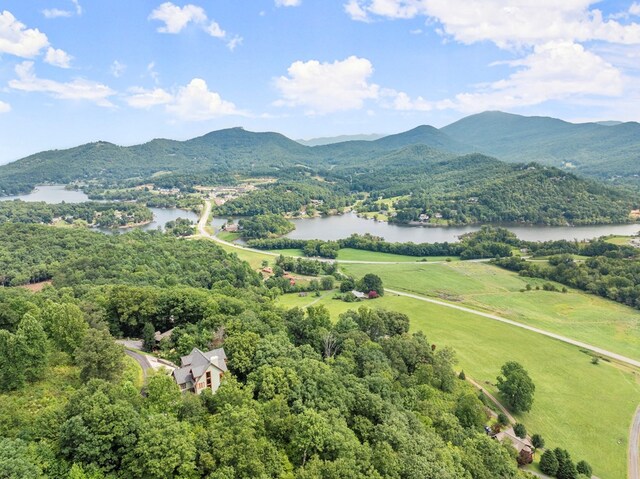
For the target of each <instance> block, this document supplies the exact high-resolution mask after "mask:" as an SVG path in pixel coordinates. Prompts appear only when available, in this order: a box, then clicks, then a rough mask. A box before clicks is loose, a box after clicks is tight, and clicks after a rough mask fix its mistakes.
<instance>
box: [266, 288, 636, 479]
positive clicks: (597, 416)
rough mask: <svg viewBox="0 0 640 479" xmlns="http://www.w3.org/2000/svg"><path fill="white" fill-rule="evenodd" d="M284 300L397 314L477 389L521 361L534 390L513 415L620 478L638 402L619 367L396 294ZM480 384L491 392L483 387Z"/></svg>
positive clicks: (632, 379) (629, 377) (336, 310)
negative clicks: (357, 299) (454, 360)
mask: <svg viewBox="0 0 640 479" xmlns="http://www.w3.org/2000/svg"><path fill="white" fill-rule="evenodd" d="M332 296H333V293H327V294H325V295H324V296H323V297H322V298H320V300H317V298H310V297H307V298H301V297H299V296H297V295H286V296H283V297H281V298H279V300H278V301H279V303H280V304H281V305H283V306H285V307H293V306H301V307H304V306H305V305H308V304H311V303H312V302H314V304H323V305H325V306H326V307H327V308H328V309H329V311H330V312H331V314H332V317H333V318H337V316H338V314H340V313H341V312H344V311H346V310H348V309H352V308H357V307H359V306H361V305H367V306H371V307H384V308H388V309H393V310H396V311H402V312H404V313H405V314H407V315H408V316H409V317H410V319H411V328H412V330H422V331H424V332H425V333H426V334H427V337H428V338H429V340H430V341H431V342H433V343H434V344H436V345H437V346H438V347H443V346H451V347H453V348H454V349H455V350H456V353H457V356H458V359H459V367H461V368H463V369H464V370H465V372H466V373H467V375H468V376H470V377H472V378H474V379H475V380H476V381H478V382H479V383H482V384H485V383H486V382H487V381H488V382H489V383H495V380H496V376H497V374H498V372H499V370H500V366H501V365H502V364H503V363H504V362H506V361H509V360H515V361H519V362H520V363H522V364H523V365H524V366H525V368H526V369H527V370H528V371H529V374H530V375H531V377H532V379H533V380H534V382H535V384H536V395H535V402H534V406H533V409H532V411H531V412H530V413H528V414H523V415H520V416H518V419H519V420H520V421H522V422H523V423H524V424H525V425H526V426H527V429H528V430H529V431H530V432H531V433H540V434H542V435H543V436H544V437H545V439H546V442H547V445H548V446H550V447H556V446H560V447H564V448H566V449H568V450H569V451H570V453H571V454H572V457H573V458H574V459H575V460H580V459H585V460H587V461H588V462H590V463H591V464H592V465H593V466H594V473H595V474H596V475H598V476H599V477H601V478H609V479H622V478H624V477H626V451H627V441H628V437H627V436H628V430H629V425H630V422H631V418H632V416H633V412H634V410H635V408H636V406H637V404H638V401H639V400H640V381H639V376H638V374H637V373H636V374H634V373H633V372H630V371H628V370H626V369H625V368H622V367H617V366H615V365H612V364H609V363H606V362H601V363H600V364H599V365H597V366H595V365H593V364H591V362H590V357H589V356H588V355H586V354H584V353H582V352H580V351H579V349H578V348H576V347H573V346H570V345H567V344H565V343H562V342H559V341H556V340H553V339H550V338H547V337H544V336H541V335H537V334H532V333H531V332H528V331H526V330H521V329H518V328H516V327H513V326H509V325H506V324H503V323H499V322H496V321H491V320H487V319H484V318H482V317H479V316H475V315H473V314H470V313H465V312H462V311H457V310H453V309H450V308H446V307H443V306H438V305H434V304H429V303H425V302H422V301H418V300H414V299H411V298H405V297H400V296H389V295H387V296H385V297H384V298H381V299H379V300H375V301H371V302H365V303H344V302H342V301H337V300H333V299H331V298H332ZM485 386H486V387H487V388H488V389H490V390H492V391H493V392H495V388H494V387H493V386H491V385H490V384H485Z"/></svg>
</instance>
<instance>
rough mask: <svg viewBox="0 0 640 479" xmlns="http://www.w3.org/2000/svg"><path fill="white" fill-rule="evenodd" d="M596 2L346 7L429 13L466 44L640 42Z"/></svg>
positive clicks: (363, 1) (387, 2) (359, 13)
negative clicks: (607, 17) (486, 42)
mask: <svg viewBox="0 0 640 479" xmlns="http://www.w3.org/2000/svg"><path fill="white" fill-rule="evenodd" d="M594 3H597V1H596V0H564V1H562V2H558V1H557V0H538V1H536V2H532V1H531V0H510V1H508V2H507V1H504V0H349V2H348V3H347V4H345V9H346V11H347V13H349V14H350V15H351V17H352V18H353V19H354V20H363V19H368V18H369V17H371V16H373V17H376V16H377V17H383V18H395V19H401V18H414V17H417V16H425V17H428V18H429V19H430V20H433V21H436V22H439V23H440V24H441V26H442V28H441V32H442V33H443V34H444V35H446V36H450V37H452V38H454V39H455V40H457V41H459V42H462V43H466V44H470V43H475V42H480V41H485V40H488V41H491V42H493V43H495V44H496V45H498V46H499V47H501V48H507V47H517V46H523V45H529V46H531V45H536V44H540V43H545V42H549V41H560V40H574V41H579V42H585V41H590V40H601V41H606V42H614V43H625V44H637V43H640V25H638V24H636V23H632V24H629V25H622V24H620V23H619V22H616V21H614V20H605V19H603V16H602V12H601V11H599V10H597V9H592V8H590V6H591V5H592V4H594ZM632 8H633V9H634V10H635V8H634V7H633V6H632Z"/></svg>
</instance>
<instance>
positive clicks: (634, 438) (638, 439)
mask: <svg viewBox="0 0 640 479" xmlns="http://www.w3.org/2000/svg"><path fill="white" fill-rule="evenodd" d="M639 454H640V406H638V409H636V415H635V416H633V422H632V423H631V433H630V434H629V479H640V458H639Z"/></svg>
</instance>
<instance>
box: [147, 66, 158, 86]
mask: <svg viewBox="0 0 640 479" xmlns="http://www.w3.org/2000/svg"><path fill="white" fill-rule="evenodd" d="M147 73H149V76H150V77H151V78H153V82H154V83H155V84H156V85H157V84H159V83H160V75H159V74H158V72H157V71H156V62H151V63H149V64H148V65H147Z"/></svg>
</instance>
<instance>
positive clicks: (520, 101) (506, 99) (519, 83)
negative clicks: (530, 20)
mask: <svg viewBox="0 0 640 479" xmlns="http://www.w3.org/2000/svg"><path fill="white" fill-rule="evenodd" d="M510 64H511V66H513V67H516V68H519V70H518V71H516V72H514V73H513V74H511V75H510V76H509V77H508V78H506V79H504V80H500V81H497V82H493V83H491V84H490V85H488V86H487V87H485V88H481V89H479V91H475V92H472V93H462V94H459V95H456V97H455V99H454V100H452V102H453V105H452V107H454V108H456V109H458V110H461V111H466V112H472V111H482V110H486V109H492V108H512V107H517V106H530V105H537V104H540V103H543V102H545V101H549V100H566V99H568V98H581V97H584V96H593V95H597V96H606V97H616V96H620V95H622V94H623V93H624V87H625V79H624V77H623V75H622V73H621V72H620V71H619V70H618V69H617V68H615V67H614V66H613V65H611V64H610V63H607V62H606V61H605V60H603V59H602V58H601V57H599V56H598V55H595V54H594V53H591V52H589V51H587V50H586V49H585V48H584V47H583V46H582V45H579V44H576V43H573V42H550V43H547V44H544V45H540V46H536V47H535V49H534V52H533V53H532V54H530V55H528V56H527V57H525V58H523V59H521V60H516V61H513V62H510Z"/></svg>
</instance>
